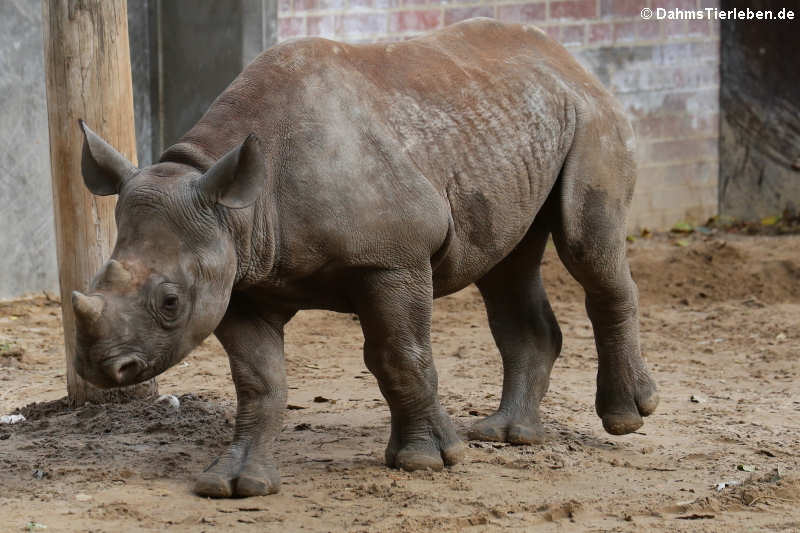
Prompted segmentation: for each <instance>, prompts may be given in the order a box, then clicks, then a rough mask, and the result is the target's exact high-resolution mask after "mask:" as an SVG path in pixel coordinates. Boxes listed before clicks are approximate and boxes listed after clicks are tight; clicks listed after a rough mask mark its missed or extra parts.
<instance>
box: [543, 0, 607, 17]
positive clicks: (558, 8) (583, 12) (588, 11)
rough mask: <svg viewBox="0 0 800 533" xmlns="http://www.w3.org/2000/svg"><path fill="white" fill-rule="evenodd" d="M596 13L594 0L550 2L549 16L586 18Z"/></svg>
mask: <svg viewBox="0 0 800 533" xmlns="http://www.w3.org/2000/svg"><path fill="white" fill-rule="evenodd" d="M595 15H597V8H596V3H595V0H566V1H559V2H551V3H550V18H551V19H553V20H558V19H586V18H594V17H595Z"/></svg>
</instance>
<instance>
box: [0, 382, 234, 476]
mask: <svg viewBox="0 0 800 533" xmlns="http://www.w3.org/2000/svg"><path fill="white" fill-rule="evenodd" d="M178 399H179V401H180V407H179V408H178V409H175V408H173V407H171V406H170V405H169V403H168V402H154V400H153V399H152V398H150V399H142V400H137V401H133V402H130V403H127V404H106V405H94V404H91V403H89V404H86V405H84V406H83V407H80V408H77V409H70V408H69V404H68V402H67V399H66V398H62V399H59V400H54V401H50V402H39V403H32V404H29V405H27V406H25V407H22V408H21V409H19V410H18V413H20V414H22V415H24V416H25V418H26V421H25V423H22V424H15V425H13V426H7V427H6V428H4V429H2V430H0V431H2V433H1V434H0V439H3V440H6V439H10V440H9V444H11V445H13V444H14V441H16V442H17V443H18V444H19V449H20V450H23V451H24V453H23V454H22V455H23V456H24V460H20V457H17V460H15V461H7V460H5V459H3V458H0V465H2V467H3V468H7V469H9V470H30V471H31V472H33V475H34V477H36V478H38V479H41V478H43V477H47V478H53V477H57V476H60V475H64V474H66V473H67V472H69V471H77V470H84V471H86V473H87V474H90V473H92V472H94V471H95V470H98V469H97V468H96V466H100V465H107V457H108V455H109V454H113V455H114V457H115V462H114V467H115V469H116V472H104V473H103V474H98V475H103V476H105V475H111V476H115V475H116V476H121V477H122V478H125V477H126V476H129V475H131V473H132V472H136V474H137V475H141V476H142V477H145V478H147V477H154V476H163V475H167V474H174V473H179V472H186V469H187V464H186V458H187V457H189V451H190V450H191V451H195V450H197V449H198V447H200V448H201V449H202V448H206V449H221V447H222V444H224V443H227V442H228V440H229V439H230V436H231V434H232V432H233V414H234V406H233V405H232V404H231V402H229V401H224V400H219V399H217V398H208V397H202V396H198V395H195V394H184V395H182V396H180V397H179V398H178ZM167 441H168V442H169V444H170V446H169V452H171V453H157V452H158V450H159V448H163V446H164V445H165V444H167ZM143 451H148V452H153V453H152V454H151V453H147V454H145V455H146V456H147V457H148V459H147V460H144V461H143V460H142V452H143ZM103 468H105V467H103Z"/></svg>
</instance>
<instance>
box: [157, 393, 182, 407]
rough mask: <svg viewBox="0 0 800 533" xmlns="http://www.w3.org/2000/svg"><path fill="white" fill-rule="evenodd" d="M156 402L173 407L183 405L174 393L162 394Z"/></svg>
mask: <svg viewBox="0 0 800 533" xmlns="http://www.w3.org/2000/svg"><path fill="white" fill-rule="evenodd" d="M156 403H165V404H167V405H169V406H170V407H171V408H173V409H179V408H180V406H181V401H180V400H179V399H178V398H177V397H175V396H173V395H172V394H162V395H161V396H159V397H158V398H156Z"/></svg>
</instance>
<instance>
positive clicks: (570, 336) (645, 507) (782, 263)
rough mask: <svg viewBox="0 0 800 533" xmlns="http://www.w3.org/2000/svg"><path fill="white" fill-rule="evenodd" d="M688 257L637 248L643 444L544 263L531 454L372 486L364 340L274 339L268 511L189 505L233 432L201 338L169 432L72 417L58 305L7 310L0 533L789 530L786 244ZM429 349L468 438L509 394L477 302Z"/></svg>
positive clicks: (263, 501) (445, 307)
mask: <svg viewBox="0 0 800 533" xmlns="http://www.w3.org/2000/svg"><path fill="white" fill-rule="evenodd" d="M682 238H685V237H682ZM687 241H688V245H687V246H678V245H676V238H675V237H668V236H655V237H653V238H651V239H639V240H637V241H636V242H634V243H632V244H631V245H630V251H629V254H630V257H631V264H632V270H633V273H634V277H635V278H636V279H637V282H638V283H639V287H640V292H641V301H642V342H643V347H644V351H645V354H646V358H647V360H648V362H649V364H650V366H651V369H652V370H653V371H654V374H655V377H656V380H657V381H658V383H659V386H660V388H661V405H660V408H659V410H658V411H657V413H656V414H655V415H653V416H652V417H650V418H649V419H647V421H646V424H645V426H644V427H643V428H642V429H641V430H640V431H639V432H637V433H635V434H632V435H627V436H624V437H612V436H610V435H607V434H605V433H604V432H603V429H602V426H601V424H600V420H599V419H598V418H597V417H596V415H595V413H594V407H593V405H594V390H595V384H594V375H595V372H596V364H597V363H596V355H595V349H594V344H593V338H592V334H591V329H590V325H589V323H588V321H587V319H586V315H585V312H584V310H583V305H582V293H581V291H580V290H579V288H578V287H577V286H576V285H575V284H574V282H573V281H572V280H571V279H570V278H569V275H568V274H566V272H565V271H564V270H563V268H562V267H561V265H560V263H559V262H558V260H557V259H556V258H555V254H554V252H553V250H552V249H548V252H547V257H546V261H545V265H544V272H545V282H546V285H547V287H548V290H549V293H550V296H551V300H552V301H553V307H554V309H555V311H556V315H557V316H558V318H559V321H560V324H561V328H562V330H563V332H564V349H563V351H562V355H561V358H560V359H559V360H558V361H557V363H556V366H555V369H554V371H553V378H552V382H551V388H550V391H549V393H548V395H547V396H546V398H545V401H544V403H543V418H544V421H545V423H546V425H547V427H548V428H549V431H550V436H549V439H548V441H547V442H546V443H545V444H542V445H537V446H506V445H498V444H492V443H482V442H473V443H471V445H470V448H469V451H468V453H467V456H466V459H465V460H464V462H463V463H461V464H459V465H457V466H455V467H453V468H450V469H448V470H447V471H445V472H442V473H431V472H417V473H405V472H400V471H395V470H389V469H387V468H385V467H384V466H383V464H382V457H383V449H384V446H385V444H386V439H387V438H388V431H389V430H388V424H389V413H388V409H387V407H386V405H385V403H384V401H383V400H382V399H381V396H380V393H379V391H378V387H377V385H376V383H375V380H374V378H373V377H372V376H371V375H370V374H369V373H368V372H366V370H365V368H364V365H363V363H362V360H361V344H362V336H361V333H360V330H359V327H358V322H357V321H356V320H354V318H353V317H352V316H348V315H337V314H333V313H326V312H305V313H302V314H301V315H299V316H298V317H297V318H296V319H295V320H294V321H293V322H292V323H291V324H290V327H289V330H288V334H287V349H286V351H287V359H288V366H289V383H290V387H291V390H290V393H289V402H290V407H291V409H289V410H287V413H286V420H285V426H284V430H283V433H282V435H281V437H280V440H279V442H278V445H277V453H276V455H277V460H278V463H279V465H280V466H281V469H282V475H283V485H282V490H281V493H280V494H278V495H275V496H267V497H260V498H250V499H242V500H208V499H202V498H199V497H196V496H194V495H192V494H191V493H190V490H189V489H190V486H191V478H192V475H193V473H195V472H197V471H199V470H201V469H202V468H203V467H204V466H205V465H206V464H207V463H208V462H209V461H210V460H211V459H212V458H213V457H214V456H215V455H216V454H217V453H218V452H219V451H220V450H222V449H223V447H224V445H225V443H226V442H227V440H228V439H229V438H230V437H231V434H232V429H233V426H232V422H233V412H234V407H235V396H234V392H233V384H232V382H231V379H230V375H229V371H228V365H227V361H226V358H225V355H224V354H223V353H222V350H221V348H220V347H219V345H218V343H217V342H216V341H215V340H214V339H210V340H208V341H207V342H206V343H205V344H204V345H203V346H202V347H201V348H199V349H197V350H196V351H195V352H194V353H193V354H192V355H190V356H189V357H188V358H187V360H186V361H185V362H184V363H183V364H181V365H179V366H178V367H176V368H174V369H172V370H170V371H169V372H167V373H166V374H165V375H163V376H162V377H161V378H160V379H159V387H160V392H161V393H166V394H174V395H176V396H179V397H180V399H181V407H180V409H179V410H177V411H175V410H173V409H171V408H170V407H169V406H167V405H165V404H162V405H157V404H154V403H153V402H152V401H140V402H136V403H132V404H128V405H109V406H93V405H89V406H86V407H83V408H81V409H77V410H69V409H67V408H66V407H65V404H64V402H63V401H61V400H59V399H60V398H62V396H63V395H64V391H65V382H64V379H65V378H64V368H63V354H62V350H63V348H62V343H61V330H60V322H59V314H60V313H59V306H58V304H57V303H55V302H53V301H48V299H46V298H44V297H40V298H34V299H29V300H21V301H15V302H5V303H0V414H6V413H11V412H22V413H23V414H25V416H27V417H28V419H27V421H25V422H23V423H20V424H15V425H3V426H0V531H22V530H26V529H30V530H37V528H38V527H39V525H42V526H47V531H98V532H99V531H108V532H112V531H113V532H118V531H165V530H168V531H193V532H194V531H208V532H212V531H229V530H231V529H235V530H237V531H238V530H241V531H277V532H281V533H286V532H295V531H315V532H316V531H320V532H322V531H365V532H367V531H369V532H372V531H387V532H392V531H397V532H403V533H411V532H417V531H475V532H478V531H501V530H511V531H642V530H646V529H653V530H661V531H752V530H766V531H798V530H800V458H799V457H798V454H800V380H799V379H798V371H800V361H799V360H798V357H797V355H798V354H797V348H798V338H799V337H800V327H798V326H799V325H800V324H798V322H800V238H798V237H791V236H788V237H739V236H732V235H713V236H710V237H700V236H694V237H690V238H688V239H687ZM683 244H687V242H684V243H683ZM433 345H434V353H435V354H436V362H437V366H438V369H439V376H440V391H441V397H442V401H443V403H444V405H445V406H446V407H447V408H448V409H449V411H450V412H451V414H452V415H453V417H454V419H455V421H456V424H457V426H458V428H459V431H461V432H462V433H464V432H465V431H466V429H467V428H468V427H469V425H470V424H471V423H473V422H474V421H475V420H477V417H479V416H483V415H486V414H489V413H490V412H492V410H493V409H494V408H495V407H496V406H497V403H498V399H499V393H500V385H501V367H500V360H499V356H498V354H497V352H496V349H495V346H494V343H493V341H492V338H491V335H490V333H489V330H488V327H487V324H486V318H485V315H484V312H483V307H482V304H481V302H480V297H479V296H478V294H477V292H476V290H475V289H474V288H470V289H467V290H464V291H462V292H461V293H458V294H456V295H453V296H450V297H447V298H444V299H441V300H438V301H437V304H436V310H435V314H434V324H433ZM33 402H39V403H37V404H35V405H31V404H32V403H33ZM720 483H727V484H728V485H725V486H720V487H719V489H720V490H718V487H717V486H718V484H720Z"/></svg>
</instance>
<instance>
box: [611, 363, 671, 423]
mask: <svg viewBox="0 0 800 533" xmlns="http://www.w3.org/2000/svg"><path fill="white" fill-rule="evenodd" d="M634 376H635V378H634V380H633V387H625V386H624V385H625V384H624V383H623V382H621V381H620V380H612V379H608V380H605V381H604V380H602V379H599V380H598V387H597V399H596V401H595V405H596V407H597V414H598V415H599V416H600V418H602V419H603V427H604V428H605V430H606V431H607V432H608V433H610V434H612V435H625V434H627V433H633V432H634V431H636V430H637V429H639V428H640V427H642V425H643V424H644V420H642V417H644V416H649V415H651V414H652V413H653V412H655V410H656V407H658V388H657V387H656V384H655V381H653V378H652V377H650V373H649V372H648V371H647V369H646V368H644V367H641V368H637V369H636V370H635V371H634ZM631 389H632V390H631Z"/></svg>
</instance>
